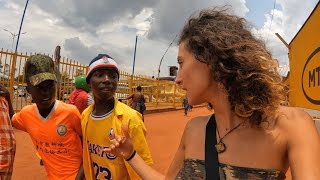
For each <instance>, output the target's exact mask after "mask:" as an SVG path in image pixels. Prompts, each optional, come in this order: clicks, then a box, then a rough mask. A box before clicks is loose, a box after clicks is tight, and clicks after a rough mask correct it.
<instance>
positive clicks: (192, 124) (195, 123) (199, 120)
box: [185, 115, 211, 130]
mask: <svg viewBox="0 0 320 180" xmlns="http://www.w3.org/2000/svg"><path fill="white" fill-rule="evenodd" d="M210 117H211V115H209V116H197V117H194V118H192V119H190V120H189V121H188V123H187V125H186V127H185V130H189V129H194V128H201V127H205V126H206V124H207V122H208V120H209V118H210Z"/></svg>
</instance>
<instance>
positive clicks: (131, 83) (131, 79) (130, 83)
mask: <svg viewBox="0 0 320 180" xmlns="http://www.w3.org/2000/svg"><path fill="white" fill-rule="evenodd" d="M132 88H133V75H132V74H131V75H130V81H129V94H128V95H129V96H130V95H131V94H132V93H133V91H132ZM127 102H128V103H127V105H129V101H127Z"/></svg>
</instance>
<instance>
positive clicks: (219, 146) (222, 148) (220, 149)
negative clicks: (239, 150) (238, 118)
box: [214, 122, 243, 153]
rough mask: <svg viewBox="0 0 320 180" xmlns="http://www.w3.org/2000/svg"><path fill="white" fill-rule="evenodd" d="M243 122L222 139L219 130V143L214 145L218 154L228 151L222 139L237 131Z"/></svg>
mask: <svg viewBox="0 0 320 180" xmlns="http://www.w3.org/2000/svg"><path fill="white" fill-rule="evenodd" d="M242 123H243V122H241V123H239V124H238V125H237V126H235V127H234V128H232V129H231V130H230V131H228V132H227V134H225V135H224V136H223V137H222V138H220V134H219V130H218V128H217V132H218V137H219V142H218V143H217V144H216V145H214V146H215V148H216V150H217V152H218V153H223V152H225V151H226V149H227V147H226V145H225V144H224V143H223V142H222V139H223V138H225V137H226V136H227V135H228V134H229V133H231V132H232V131H233V130H235V129H237V128H238V127H239V126H240V125H241V124H242Z"/></svg>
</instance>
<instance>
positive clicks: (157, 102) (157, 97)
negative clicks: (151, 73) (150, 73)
mask: <svg viewBox="0 0 320 180" xmlns="http://www.w3.org/2000/svg"><path fill="white" fill-rule="evenodd" d="M177 36H178V35H175V37H174V38H173V40H172V41H171V43H170V44H169V46H168V48H167V49H166V51H165V52H164V54H163V55H162V57H161V59H160V63H159V68H158V78H157V91H156V93H157V96H156V108H157V107H158V104H159V91H160V88H159V86H160V80H159V77H160V67H161V63H162V60H163V58H164V56H165V55H166V54H167V52H168V50H169V48H170V47H171V45H172V44H173V42H174V40H175V39H176V38H177Z"/></svg>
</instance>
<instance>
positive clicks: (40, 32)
mask: <svg viewBox="0 0 320 180" xmlns="http://www.w3.org/2000/svg"><path fill="white" fill-rule="evenodd" d="M25 3H26V0H0V48H4V49H9V50H11V48H12V37H13V36H12V35H11V34H10V33H9V32H6V31H4V30H3V29H6V30H9V31H11V32H12V33H17V32H18V31H19V25H20V21H21V17H22V13H23V9H24V6H25ZM317 3H318V0H135V1H132V0H121V1H119V0H92V1H88V0H68V1H65V0H55V1H44V0H30V1H29V4H28V8H27V12H26V15H25V20H24V23H23V27H22V32H26V33H25V34H23V35H21V37H20V42H19V47H18V52H37V53H46V54H53V52H54V49H55V47H56V46H57V45H60V46H61V47H62V50H61V55H62V56H64V57H67V58H71V59H74V60H77V61H79V62H81V63H83V64H88V63H89V62H90V61H91V59H93V57H95V56H96V55H97V54H98V53H107V54H109V55H111V56H112V57H113V58H114V59H115V60H116V61H117V62H118V63H119V66H120V68H121V69H122V70H123V71H126V72H129V73H131V72H132V64H133V54H134V44H135V36H136V35H138V46H137V55H136V66H135V74H144V75H149V76H152V75H153V73H154V74H155V75H156V73H157V69H158V66H159V62H160V59H161V57H162V56H163V54H164V52H165V50H166V49H167V47H168V45H169V44H170V42H171V41H172V40H173V39H174V37H175V36H176V35H177V34H179V31H180V30H181V28H182V27H183V25H184V23H185V22H186V20H187V19H188V17H189V16H190V15H191V14H192V13H193V12H195V11H197V10H199V9H202V8H205V7H210V6H216V5H219V6H221V5H230V6H231V7H232V10H233V12H234V13H235V14H237V15H239V16H242V17H245V18H247V19H248V21H249V22H250V23H251V25H252V32H254V33H255V34H256V35H257V36H258V37H261V38H263V39H264V40H265V42H266V43H267V45H268V48H269V49H270V50H271V52H272V53H273V55H274V56H275V57H276V58H278V59H279V61H280V63H281V65H282V66H283V67H286V66H287V65H288V58H287V53H288V51H287V49H286V47H285V46H284V45H283V44H282V42H281V41H280V40H279V39H278V38H277V37H276V36H275V35H274V33H276V32H277V33H279V34H280V35H281V36H282V37H283V38H284V39H285V41H286V42H287V43H289V42H290V41H291V40H292V38H293V37H294V36H295V34H296V33H297V32H298V31H299V29H300V27H301V26H302V25H303V23H304V21H305V20H306V19H307V18H308V16H309V15H310V13H311V12H312V10H313V8H314V7H315V6H316V4H317ZM176 56H177V46H176V43H174V45H173V46H172V47H170V49H169V50H168V52H167V54H166V55H165V57H164V59H163V63H162V66H161V76H167V75H168V66H170V65H177V64H176ZM284 69H285V70H286V68H284Z"/></svg>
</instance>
